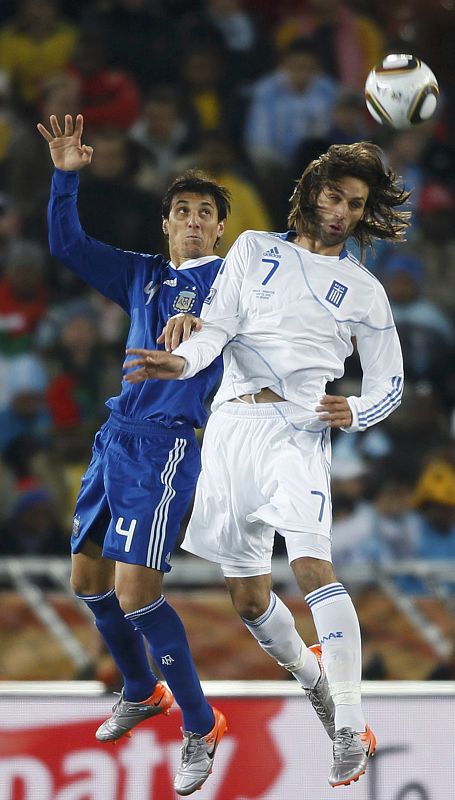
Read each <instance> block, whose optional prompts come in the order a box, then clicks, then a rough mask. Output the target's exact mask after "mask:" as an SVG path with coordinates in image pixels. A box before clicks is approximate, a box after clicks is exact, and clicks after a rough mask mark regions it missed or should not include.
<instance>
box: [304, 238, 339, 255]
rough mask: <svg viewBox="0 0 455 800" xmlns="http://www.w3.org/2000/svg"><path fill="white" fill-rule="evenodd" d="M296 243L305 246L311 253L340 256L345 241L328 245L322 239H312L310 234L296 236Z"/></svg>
mask: <svg viewBox="0 0 455 800" xmlns="http://www.w3.org/2000/svg"><path fill="white" fill-rule="evenodd" d="M294 244H297V245H298V246H299V247H303V249H304V250H309V252H310V253H316V254H317V255H319V256H339V255H340V253H341V251H342V249H343V247H344V242H342V243H341V244H334V245H327V244H324V242H321V240H320V239H312V238H311V237H309V236H296V238H295V239H294Z"/></svg>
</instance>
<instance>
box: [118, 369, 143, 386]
mask: <svg viewBox="0 0 455 800" xmlns="http://www.w3.org/2000/svg"><path fill="white" fill-rule="evenodd" d="M148 377H149V376H148V375H147V372H146V370H145V369H136V370H134V371H133V372H129V373H128V375H125V376H124V380H125V381H126V382H127V383H143V382H144V381H146V380H147V379H148Z"/></svg>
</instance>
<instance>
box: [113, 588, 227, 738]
mask: <svg viewBox="0 0 455 800" xmlns="http://www.w3.org/2000/svg"><path fill="white" fill-rule="evenodd" d="M125 619H126V621H127V622H130V623H132V624H133V625H134V627H135V628H137V630H138V631H140V632H141V633H142V634H143V636H144V637H145V638H146V639H147V642H148V644H149V647H150V652H151V654H152V656H153V658H154V660H155V662H156V665H157V666H158V667H159V668H160V670H161V672H162V673H163V676H164V678H165V680H166V682H167V683H168V685H169V687H170V689H171V691H172V693H173V695H174V697H175V699H176V701H177V703H178V704H179V706H180V708H181V710H182V714H183V723H184V729H185V730H186V731H191V732H192V733H200V734H201V735H202V736H205V734H206V733H208V732H209V731H210V730H211V729H212V728H213V726H214V724H215V719H214V716H213V711H212V709H211V707H210V705H209V704H208V702H207V700H206V698H205V696H204V693H203V691H202V687H201V684H200V682H199V678H198V676H197V672H196V668H195V666H194V663H193V658H192V656H191V652H190V648H189V646H188V640H187V638H186V633H185V628H184V627H183V623H182V621H181V619H180V617H179V616H178V614H177V613H176V612H175V611H174V609H173V608H172V607H171V606H170V605H169V604H168V603H167V602H166V600H165V599H164V597H163V595H161V597H159V598H158V600H156V601H155V602H154V603H151V604H150V605H149V606H145V608H139V609H138V610H137V611H133V612H131V613H130V614H125Z"/></svg>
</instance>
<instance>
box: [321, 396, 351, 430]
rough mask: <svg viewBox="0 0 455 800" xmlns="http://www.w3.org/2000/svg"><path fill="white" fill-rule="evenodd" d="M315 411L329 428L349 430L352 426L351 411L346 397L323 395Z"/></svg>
mask: <svg viewBox="0 0 455 800" xmlns="http://www.w3.org/2000/svg"><path fill="white" fill-rule="evenodd" d="M316 411H317V412H319V413H318V417H319V419H320V420H321V421H322V422H326V423H327V425H328V427H329V428H349V427H350V426H351V425H352V411H351V409H350V406H349V403H348V401H347V399H346V397H342V396H341V395H327V394H326V395H324V397H322V398H321V400H320V402H319V405H317V406H316Z"/></svg>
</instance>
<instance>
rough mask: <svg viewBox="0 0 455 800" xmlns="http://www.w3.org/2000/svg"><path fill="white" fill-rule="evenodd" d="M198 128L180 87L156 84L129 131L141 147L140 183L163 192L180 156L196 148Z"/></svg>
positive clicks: (138, 172)
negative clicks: (183, 101)
mask: <svg viewBox="0 0 455 800" xmlns="http://www.w3.org/2000/svg"><path fill="white" fill-rule="evenodd" d="M195 128H196V120H195V118H194V113H193V115H192V114H191V111H190V110H189V113H185V111H184V109H183V103H182V99H181V97H180V92H179V89H178V87H176V86H173V85H166V86H165V85H161V86H155V87H153V88H152V89H151V90H150V91H149V93H148V94H147V96H146V97H145V100H144V104H143V108H142V113H141V116H140V117H139V119H137V120H136V122H135V123H134V125H133V126H132V128H131V129H130V131H129V134H128V136H129V139H130V140H131V141H132V142H133V143H134V144H135V145H136V147H137V149H138V152H137V156H138V162H139V167H138V171H137V180H136V183H137V184H138V185H139V186H140V187H142V188H143V189H146V190H148V191H152V192H157V193H159V194H161V192H163V191H164V190H165V188H166V186H167V185H168V184H169V182H170V180H171V178H173V177H174V176H175V174H176V173H177V172H178V171H179V170H178V169H177V168H176V160H177V159H178V158H180V157H181V156H182V155H184V154H187V153H189V152H190V151H191V150H193V149H194V142H195V133H196V131H195Z"/></svg>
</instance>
